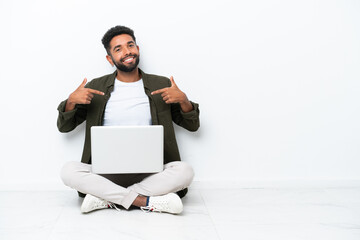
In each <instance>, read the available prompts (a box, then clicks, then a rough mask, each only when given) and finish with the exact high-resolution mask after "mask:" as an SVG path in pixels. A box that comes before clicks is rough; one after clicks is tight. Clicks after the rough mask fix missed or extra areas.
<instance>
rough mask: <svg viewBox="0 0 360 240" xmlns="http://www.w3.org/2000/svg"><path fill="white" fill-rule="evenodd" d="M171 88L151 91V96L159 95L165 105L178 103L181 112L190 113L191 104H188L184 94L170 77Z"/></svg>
mask: <svg viewBox="0 0 360 240" xmlns="http://www.w3.org/2000/svg"><path fill="white" fill-rule="evenodd" d="M170 82H171V87H167V88H162V89H159V90H156V91H153V92H152V93H151V95H156V94H161V97H162V98H163V100H164V101H165V103H167V104H171V103H180V106H181V109H182V111H183V112H190V111H191V110H193V106H192V104H191V103H190V102H189V100H188V98H187V96H186V95H185V93H183V92H182V91H181V90H180V89H179V88H178V86H177V85H176V83H175V81H174V78H173V77H172V76H171V77H170Z"/></svg>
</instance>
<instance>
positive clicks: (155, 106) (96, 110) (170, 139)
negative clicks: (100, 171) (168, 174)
mask: <svg viewBox="0 0 360 240" xmlns="http://www.w3.org/2000/svg"><path fill="white" fill-rule="evenodd" d="M139 71H140V73H141V75H142V79H143V82H144V91H145V93H146V95H147V96H148V97H149V103H150V111H151V118H152V124H153V125H163V126H164V164H166V163H168V162H172V161H180V154H179V149H178V146H177V142H176V138H175V132H174V127H173V122H175V123H176V124H177V125H179V126H181V127H183V128H185V129H187V130H189V131H196V130H197V129H198V128H199V126H200V121H199V108H198V104H196V103H193V102H191V103H192V105H193V107H194V110H193V111H191V112H188V113H183V112H182V111H181V108H180V105H179V104H166V103H165V102H164V101H163V99H162V97H161V94H158V95H154V96H152V95H151V94H150V93H151V92H152V91H155V90H158V89H161V88H165V87H170V86H171V82H170V80H169V79H168V78H166V77H161V76H156V75H151V74H146V73H144V72H142V71H141V70H139ZM115 79H116V71H115V72H114V73H112V74H109V75H105V76H103V77H100V78H96V79H93V80H92V81H91V82H89V83H87V84H86V86H85V87H87V88H92V89H96V90H99V91H102V92H104V93H105V95H103V96H102V95H96V94H95V96H94V98H93V99H92V101H91V103H90V104H78V105H76V107H75V109H74V110H72V111H69V112H65V105H66V101H67V100H65V101H63V102H61V103H60V105H59V107H58V111H59V115H58V119H57V127H58V129H59V131H60V132H70V131H72V130H73V129H75V128H76V127H77V126H78V125H79V124H81V123H82V122H84V121H86V132H85V143H84V149H83V154H82V158H81V162H83V163H88V164H91V143H90V128H91V127H92V126H101V125H102V124H103V118H104V112H105V107H106V103H107V101H108V100H109V98H110V95H111V92H112V91H113V89H114V82H115Z"/></svg>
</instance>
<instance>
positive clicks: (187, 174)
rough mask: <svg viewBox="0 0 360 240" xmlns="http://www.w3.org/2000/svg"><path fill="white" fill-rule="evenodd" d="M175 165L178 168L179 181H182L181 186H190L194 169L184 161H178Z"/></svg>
mask: <svg viewBox="0 0 360 240" xmlns="http://www.w3.org/2000/svg"><path fill="white" fill-rule="evenodd" d="M177 167H178V168H179V175H178V176H179V178H180V179H179V180H180V181H179V182H182V185H183V188H186V187H188V186H190V184H191V183H192V181H193V179H194V176H195V173H194V169H193V168H192V167H191V165H190V164H188V163H186V162H179V164H178V166H177Z"/></svg>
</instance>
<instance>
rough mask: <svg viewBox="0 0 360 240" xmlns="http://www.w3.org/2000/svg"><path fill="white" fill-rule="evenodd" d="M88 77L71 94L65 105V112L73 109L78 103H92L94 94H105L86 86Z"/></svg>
mask: <svg viewBox="0 0 360 240" xmlns="http://www.w3.org/2000/svg"><path fill="white" fill-rule="evenodd" d="M86 82H87V79H86V78H85V79H84V81H83V82H82V83H81V84H80V86H79V87H78V88H77V89H76V90H75V91H74V92H73V93H71V94H70V96H69V98H68V100H67V102H66V107H65V112H67V111H70V110H73V109H74V108H75V105H76V104H90V103H91V100H92V99H93V97H94V94H98V95H104V93H103V92H100V91H98V90H94V89H91V88H85V84H86Z"/></svg>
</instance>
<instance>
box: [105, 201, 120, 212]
mask: <svg viewBox="0 0 360 240" xmlns="http://www.w3.org/2000/svg"><path fill="white" fill-rule="evenodd" d="M108 206H109V207H110V208H114V209H116V210H117V211H119V212H120V211H121V210H120V209H118V208H117V207H116V204H114V203H111V202H108Z"/></svg>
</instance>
